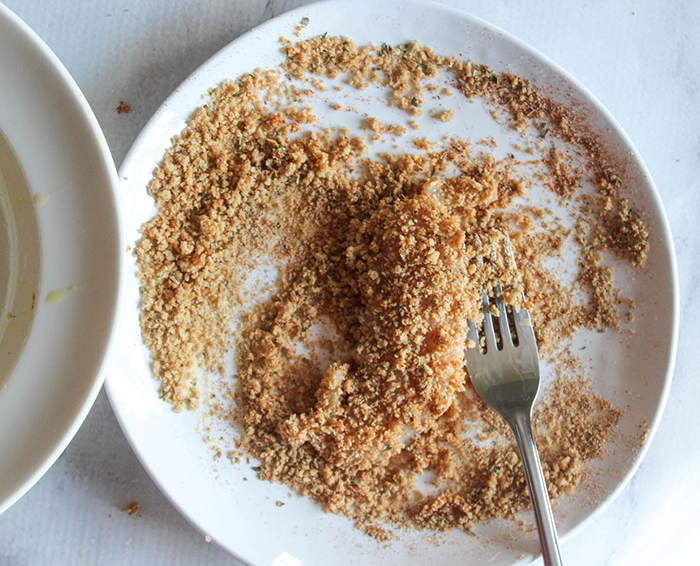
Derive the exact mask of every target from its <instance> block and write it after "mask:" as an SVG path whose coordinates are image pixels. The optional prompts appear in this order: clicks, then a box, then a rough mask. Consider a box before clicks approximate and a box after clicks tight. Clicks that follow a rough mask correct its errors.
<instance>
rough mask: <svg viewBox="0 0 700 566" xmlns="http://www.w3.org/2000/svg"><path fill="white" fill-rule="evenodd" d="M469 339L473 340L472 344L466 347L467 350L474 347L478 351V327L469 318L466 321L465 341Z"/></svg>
mask: <svg viewBox="0 0 700 566" xmlns="http://www.w3.org/2000/svg"><path fill="white" fill-rule="evenodd" d="M469 341H472V342H474V346H472V347H471V348H469V347H468V348H467V350H472V349H476V350H477V352H478V351H479V327H478V326H477V325H476V324H474V323H473V322H472V321H471V320H468V321H467V343H468V342H469Z"/></svg>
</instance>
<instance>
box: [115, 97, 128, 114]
mask: <svg viewBox="0 0 700 566" xmlns="http://www.w3.org/2000/svg"><path fill="white" fill-rule="evenodd" d="M129 112H131V106H129V105H128V104H124V101H123V100H120V101H119V106H117V114H128V113H129Z"/></svg>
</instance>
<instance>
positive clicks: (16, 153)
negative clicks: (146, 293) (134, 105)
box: [0, 4, 123, 513]
mask: <svg viewBox="0 0 700 566" xmlns="http://www.w3.org/2000/svg"><path fill="white" fill-rule="evenodd" d="M116 187H117V176H116V170H115V168H114V163H113V161H112V157H111V155H110V152H109V148H108V147H107V143H106V141H105V139H104V136H103V135H102V131H101V130H100V127H99V125H98V124H97V120H96V119H95V117H94V115H93V114H92V111H91V110H90V107H89V106H88V104H87V102H86V101H85V98H84V97H83V95H82V94H81V93H80V91H79V90H78V87H77V86H76V84H75V82H74V81H73V79H72V78H71V77H70V75H69V74H68V72H67V71H66V69H65V68H64V67H63V65H61V63H60V62H59V61H58V59H57V58H56V56H55V55H54V54H53V53H52V52H51V50H50V49H49V48H48V47H47V46H46V44H44V43H43V42H42V41H41V39H39V37H38V36H37V35H36V34H35V33H34V32H33V31H32V30H30V29H29V27H27V25H26V24H24V23H23V22H22V21H21V20H20V19H19V18H18V17H17V16H15V15H14V14H13V13H12V12H10V11H9V10H8V9H7V8H5V7H4V6H3V5H2V4H0V201H2V207H1V210H0V247H2V250H1V251H0V310H1V311H2V317H3V319H4V320H3V321H2V324H1V325H0V353H1V354H2V356H3V358H2V361H1V363H0V372H2V373H1V374H0V382H2V381H3V380H4V381H5V383H4V385H0V387H1V388H0V513H2V512H3V511H4V510H5V509H7V508H8V507H9V506H10V505H12V503H14V502H15V501H16V500H17V499H19V498H20V497H21V496H22V494H24V493H25V492H26V491H27V490H28V489H29V488H30V487H31V486H32V485H33V484H34V483H35V482H36V481H37V480H38V479H39V478H40V477H41V476H42V475H43V474H44V472H46V470H48V468H49V467H50V466H51V464H53V462H54V461H55V460H56V458H58V456H59V455H60V454H61V452H62V451H63V449H64V448H65V447H66V445H67V444H68V442H70V440H71V438H73V435H74V434H75V432H76V431H77V430H78V427H79V426H80V424H81V423H82V422H83V420H84V418H85V416H86V415H87V413H88V411H89V410H90V407H91V406H92V403H93V401H94V400H95V397H96V396H97V393H98V391H99V389H100V386H101V385H102V378H103V375H104V371H103V364H104V360H105V358H106V354H107V350H108V347H109V345H110V343H111V342H112V336H113V335H114V329H113V327H114V321H115V320H116V314H117V310H118V306H119V300H120V282H121V280H122V276H121V274H122V271H123V270H122V267H121V266H122V264H121V261H122V257H123V256H122V254H121V253H120V252H121V251H122V250H121V249H120V248H123V246H122V245H121V244H120V218H119V212H118V204H117V196H116ZM47 299H48V301H47ZM3 376H5V377H6V379H4V378H3Z"/></svg>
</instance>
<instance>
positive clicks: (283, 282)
mask: <svg viewBox="0 0 700 566" xmlns="http://www.w3.org/2000/svg"><path fill="white" fill-rule="evenodd" d="M282 49H283V51H284V53H285V54H286V62H285V64H284V65H283V68H282V69H281V70H272V71H262V70H258V71H256V72H254V73H252V74H248V75H244V76H243V77H241V78H239V79H238V80H237V81H235V82H228V83H225V84H222V85H221V86H219V87H218V88H217V89H215V90H214V91H212V92H211V100H210V102H209V103H208V104H207V105H206V106H204V107H203V108H200V109H199V110H198V111H197V112H196V113H195V114H194V115H193V117H192V118H191V120H190V121H189V124H188V127H187V128H186V129H185V130H184V131H183V132H182V133H181V135H180V136H178V137H177V138H175V139H174V140H173V145H172V147H171V148H170V149H169V150H168V151H167V152H166V154H165V156H164V158H163V161H162V163H161V165H160V166H159V167H158V168H157V169H156V171H155V172H154V177H153V180H152V182H151V183H150V185H149V192H150V194H151V195H152V196H153V198H154V199H155V202H156V205H157V208H158V214H157V215H156V216H155V217H154V218H153V219H152V220H150V221H148V222H147V223H145V224H144V225H143V227H142V230H141V233H142V238H141V240H140V242H139V243H138V245H137V247H136V249H135V254H136V258H137V265H138V269H139V277H140V280H141V285H142V287H141V296H142V303H141V329H142V334H143V338H144V341H145V343H146V345H147V346H148V348H149V350H150V352H151V356H152V362H153V363H152V370H153V374H154V376H155V377H156V378H158V379H159V380H160V382H161V384H162V396H163V398H164V399H165V400H166V401H168V402H170V403H173V404H174V405H175V407H176V409H177V410H181V409H183V408H185V407H188V408H196V407H198V405H199V399H200V395H201V391H200V387H199V385H198V379H199V375H200V374H201V372H210V373H214V374H223V373H224V372H225V362H224V358H225V355H226V353H227V352H228V351H229V350H230V348H231V347H232V346H233V345H234V344H235V355H236V371H237V374H236V386H235V391H233V392H232V394H231V397H232V399H231V401H232V402H233V403H234V404H235V409H234V411H233V418H234V419H235V421H236V423H237V425H238V427H239V429H240V431H241V433H240V438H239V439H238V449H239V450H240V451H242V452H243V453H245V454H247V455H249V456H254V457H255V458H257V459H258V460H259V462H260V468H259V469H258V470H259V477H261V478H264V479H268V480H271V481H279V482H283V483H285V484H287V485H289V486H290V487H292V488H293V489H295V490H296V491H297V492H299V493H301V494H303V495H306V496H309V497H312V498H313V499H315V500H316V501H317V502H319V503H320V504H321V505H323V507H324V508H325V509H326V510H328V511H331V512H335V513H342V514H345V515H347V516H348V517H350V518H352V519H354V520H355V524H356V525H357V526H358V528H361V529H362V530H363V531H364V532H367V533H368V534H370V535H372V536H374V537H375V538H379V539H380V540H388V538H390V537H391V535H390V534H389V533H388V532H387V531H386V530H385V529H384V527H383V526H382V525H384V526H386V525H391V524H393V525H398V526H409V527H415V528H430V529H437V530H447V529H453V528H461V529H464V530H466V531H470V530H471V529H473V528H474V526H475V524H476V523H478V522H479V521H483V520H487V519H489V518H493V517H512V516H513V514H514V513H516V512H517V511H518V510H520V509H522V508H523V507H525V506H527V505H528V504H529V499H528V494H527V490H526V485H525V480H524V477H523V475H522V469H521V465H520V461H519V457H518V454H517V449H516V447H515V444H514V441H513V439H512V436H511V434H510V432H509V430H508V429H507V426H506V425H505V423H504V422H503V421H502V419H500V417H498V416H497V415H496V414H495V413H494V412H493V411H491V410H490V409H488V408H487V407H486V406H485V405H484V404H483V403H482V402H481V401H480V399H479V398H478V396H477V395H476V393H475V392H474V391H473V389H472V388H471V386H470V384H469V380H468V376H467V375H466V373H465V368H464V364H463V352H464V348H465V340H466V321H467V319H471V320H474V321H476V322H478V321H480V320H481V318H482V316H481V313H480V295H481V292H482V290H483V289H487V288H490V287H491V286H492V285H493V284H494V283H495V282H497V281H499V282H501V283H502V284H503V285H504V288H505V289H506V294H507V298H508V299H509V300H510V301H511V302H513V303H515V304H516V305H519V304H520V301H521V297H522V295H521V293H520V291H524V293H525V296H526V298H527V303H526V305H525V306H527V308H528V309H529V310H530V313H531V316H532V320H533V324H534V326H535V329H536V332H537V337H538V343H539V345H540V350H541V352H542V353H543V355H548V354H549V355H550V356H551V357H552V359H554V357H556V372H557V377H556V379H555V380H554V383H553V384H552V385H551V387H550V388H549V390H548V392H547V393H546V395H545V396H544V398H543V399H542V400H541V401H540V402H538V405H537V406H538V412H537V414H536V417H535V429H536V436H537V441H538V446H539V449H540V453H541V457H542V465H543V469H544V473H545V476H546V478H547V481H548V486H549V490H550V495H551V496H552V497H557V496H559V495H562V494H565V493H568V492H569V491H570V490H571V489H572V488H573V487H574V486H575V485H576V484H578V483H579V482H580V481H581V480H582V478H583V476H584V473H585V463H586V461H587V460H590V459H592V458H596V457H599V456H600V455H601V454H602V451H603V449H604V446H605V442H606V439H607V438H608V436H609V434H610V432H611V431H612V430H613V428H614V427H615V425H616V423H617V421H618V419H619V418H620V416H621V412H620V411H619V410H617V409H616V408H614V407H612V406H611V404H610V403H609V402H607V401H605V400H604V399H601V398H600V397H599V396H598V395H597V394H595V393H594V391H593V390H592V389H591V387H590V385H589V384H588V382H587V381H586V380H585V379H584V378H583V377H582V371H581V370H580V368H579V367H578V365H577V362H576V359H575V358H574V357H573V356H572V355H571V353H570V352H568V351H567V350H566V349H562V348H563V347H564V345H565V342H564V341H565V339H566V338H568V337H570V336H571V335H572V334H573V333H574V332H575V331H576V330H577V329H579V328H584V327H586V328H594V329H598V330H604V329H607V328H618V327H619V326H620V313H619V305H618V303H619V302H620V301H619V299H618V298H617V297H618V294H619V293H618V292H617V290H616V289H615V288H614V285H613V273H612V268H611V267H610V266H608V265H605V264H604V263H603V260H602V257H603V255H602V252H603V251H606V250H607V251H611V252H613V253H614V254H616V255H617V256H618V257H620V258H622V259H624V260H627V261H628V262H629V263H631V264H632V265H633V266H635V267H641V266H643V265H644V261H645V258H646V254H647V251H648V243H647V239H648V236H647V233H646V230H645V228H644V224H643V222H642V220H641V219H640V217H639V214H638V213H636V212H635V211H633V210H632V209H630V208H629V206H628V204H627V202H626V201H624V200H622V199H620V197H619V196H618V189H619V188H620V186H621V182H620V180H619V179H618V178H617V177H616V176H615V175H614V173H613V172H612V169H611V167H610V166H609V165H608V164H607V163H606V160H605V156H604V154H603V153H602V149H601V148H600V146H599V145H598V144H597V143H595V141H594V138H593V137H592V136H591V134H590V133H588V132H587V131H586V130H585V128H584V127H583V126H581V125H580V124H578V123H577V120H576V119H575V117H573V116H571V115H570V113H569V112H568V110H566V109H565V108H564V107H562V106H559V105H557V104H556V103H554V102H553V101H552V100H550V99H548V98H546V97H545V96H544V95H542V94H541V93H539V92H538V91H537V90H536V89H535V88H534V87H532V86H530V85H529V83H528V82H527V81H526V80H524V79H521V78H518V77H515V76H512V75H508V74H496V73H494V72H493V71H492V70H490V69H489V68H487V67H485V66H483V65H477V64H475V63H473V62H471V61H462V60H459V59H456V58H450V57H442V56H439V55H436V54H435V53H434V52H433V51H432V50H431V49H430V48H428V47H425V46H422V45H420V44H418V43H410V44H404V45H399V46H393V47H392V46H389V45H386V44H382V45H381V46H380V47H376V46H371V45H370V46H363V47H358V46H356V45H355V43H354V42H353V41H352V40H350V39H347V38H343V37H329V36H326V35H325V34H324V36H320V37H317V38H314V39H309V40H303V41H298V42H296V43H292V42H288V41H286V40H283V41H282ZM440 74H446V75H447V76H448V78H449V80H450V82H451V86H452V88H453V89H454V91H456V92H457V93H460V92H461V93H462V94H463V95H466V96H468V97H471V98H480V99H481V100H483V101H484V102H485V103H487V104H488V105H490V106H492V107H493V108H499V109H501V110H505V111H506V113H507V114H508V115H509V116H510V120H511V124H510V125H511V127H512V128H514V129H515V130H516V131H519V132H527V131H528V129H530V130H531V129H533V128H534V129H536V131H538V132H539V134H540V137H541V138H542V140H543V141H545V142H546V141H547V140H550V139H552V138H556V139H558V140H562V141H565V142H567V143H570V144H574V145H575V146H576V147H578V148H580V150H581V152H580V154H581V155H584V157H585V160H586V165H587V166H586V173H584V172H583V171H582V170H581V169H580V168H577V167H575V166H574V165H573V164H572V163H570V162H569V160H568V158H567V155H566V154H565V153H564V152H560V151H558V150H557V149H556V148H555V147H554V146H553V145H551V146H549V145H547V146H546V147H544V149H542V150H541V154H542V155H541V160H540V163H541V165H542V172H541V173H540V177H541V179H543V180H544V185H545V186H546V187H547V188H548V189H549V190H550V192H551V194H552V195H553V197H554V198H556V199H558V201H559V202H561V203H568V204H570V205H571V207H572V210H574V211H575V214H576V215H577V223H576V226H575V227H574V228H572V229H566V228H564V227H563V226H562V225H561V224H560V223H559V222H558V220H557V219H556V218H554V216H553V214H552V213H551V211H547V210H543V209H539V208H536V207H534V206H531V205H523V204H522V201H523V199H524V198H526V197H527V194H528V187H529V186H530V185H531V184H532V179H529V178H526V177H525V176H524V174H523V173H522V169H519V168H518V167H517V163H516V162H515V160H513V159H512V158H508V159H505V160H502V161H496V160H495V159H493V158H492V157H490V156H486V157H483V156H481V155H479V156H475V155H473V154H472V152H471V146H470V144H469V143H468V142H466V141H464V140H459V139H452V140H449V141H448V142H446V143H443V144H441V145H436V144H435V143H434V142H431V141H430V140H426V139H423V140H415V141H414V145H415V146H416V148H417V149H420V150H423V151H419V152H416V153H405V154H399V155H382V156H381V157H380V158H379V159H376V160H373V159H370V158H368V157H367V155H366V154H367V145H366V141H365V138H363V137H361V136H358V137H354V136H351V135H350V134H349V132H347V131H345V130H340V131H332V130H326V131H325V132H323V133H320V132H317V131H316V130H314V129H313V128H308V127H304V126H305V125H308V124H314V123H315V122H316V121H317V119H316V117H315V116H314V115H313V113H312V112H311V110H310V109H309V108H308V107H306V106H304V99H305V98H304V97H308V96H313V90H310V89H308V88H306V87H304V88H300V87H299V86H296V85H297V83H298V81H304V80H305V81H307V82H309V81H311V80H313V81H318V79H319V78H323V77H327V78H337V77H344V78H345V82H346V83H347V84H348V85H350V86H352V87H354V88H357V89H364V88H366V87H367V85H368V84H371V83H375V84H378V85H381V86H383V87H384V88H385V89H386V90H387V92H388V96H389V104H390V105H392V106H395V107H396V108H399V109H402V110H405V111H406V113H407V117H408V118H411V117H412V116H418V115H420V106H421V104H422V102H423V99H424V98H425V94H426V87H425V81H426V80H428V79H433V80H435V79H436V78H437V77H438V76H439V75H440ZM293 79H296V80H297V81H296V82H295V81H293ZM313 84H316V83H313ZM434 88H437V87H434ZM445 90H446V91H447V92H449V93H450V94H452V89H445ZM453 116H454V113H453V112H452V111H446V112H443V113H442V114H438V115H437V116H436V117H437V118H438V119H440V120H443V121H449V120H452V119H453ZM409 123H411V124H412V125H414V124H415V125H414V127H418V125H417V123H416V122H415V121H414V119H413V118H411V120H410V122H409ZM542 124H544V126H542ZM365 126H366V129H369V130H371V131H372V132H375V133H382V132H384V131H385V126H384V125H383V124H382V123H381V122H379V121H378V120H376V119H374V118H367V119H366V120H365ZM545 126H546V127H545ZM401 133H402V134H403V133H405V128H403V129H402V131H401ZM546 136H548V137H546ZM589 177H590V179H589ZM584 178H585V179H588V180H592V181H593V182H594V183H595V185H596V187H597V188H598V194H597V195H596V196H593V197H585V196H583V195H580V194H579V188H580V186H581V184H582V180H584ZM566 241H573V242H574V243H575V245H576V247H577V249H578V250H579V267H580V270H579V273H578V275H577V277H576V281H575V283H574V285H573V286H571V285H565V284H564V283H562V282H561V281H560V280H559V278H558V277H557V275H556V274H555V273H553V272H552V271H551V270H550V269H549V268H548V267H547V262H548V260H549V259H551V258H555V257H557V256H558V255H559V254H560V253H561V250H562V248H563V246H564V243H565V242H566ZM270 257H272V258H274V259H275V260H276V261H277V262H278V263H279V265H280V274H279V278H278V281H277V283H276V285H275V288H274V290H273V293H272V296H271V297H270V298H269V299H268V300H265V301H262V302H259V303H258V304H257V305H256V306H255V307H250V303H249V302H247V301H245V300H244V298H243V291H242V289H243V284H244V282H245V280H246V277H247V276H248V275H249V273H250V272H251V271H252V270H254V269H255V268H256V267H258V266H259V265H261V261H263V259H264V258H270ZM628 304H629V305H632V303H628ZM320 327H324V328H331V329H332V333H331V334H330V335H331V336H332V338H323V339H320V340H319V339H318V336H317V335H318V332H317V331H318V328H320ZM232 328H235V332H234V331H232ZM300 352H301V353H300ZM426 478H427V483H426Z"/></svg>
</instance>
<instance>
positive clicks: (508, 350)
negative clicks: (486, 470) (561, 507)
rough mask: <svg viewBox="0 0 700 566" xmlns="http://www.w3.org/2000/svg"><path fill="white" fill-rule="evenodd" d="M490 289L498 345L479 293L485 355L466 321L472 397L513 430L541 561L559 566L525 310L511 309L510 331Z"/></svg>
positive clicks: (536, 365) (536, 367)
mask: <svg viewBox="0 0 700 566" xmlns="http://www.w3.org/2000/svg"><path fill="white" fill-rule="evenodd" d="M494 291H495V304H496V307H497V308H498V317H497V318H498V320H499V324H498V326H499V330H500V332H499V334H500V341H499V340H498V337H497V335H496V329H495V324H494V317H493V316H492V314H491V302H490V300H489V297H488V295H487V294H486V293H484V296H483V302H482V310H483V312H484V330H483V335H484V339H485V340H484V342H485V352H482V348H481V342H480V338H479V329H478V327H477V326H476V325H475V324H474V323H472V322H471V321H469V323H468V324H469V330H468V334H467V338H468V342H467V348H466V353H465V361H466V364H467V371H468V373H469V377H470V378H471V381H472V384H473V385H474V389H476V391H477V393H479V395H480V396H481V398H482V399H483V400H484V401H485V402H486V404H487V405H488V406H489V407H491V408H492V409H494V410H495V411H497V412H498V413H499V414H500V415H501V416H502V417H503V418H504V419H505V421H506V422H507V423H508V425H509V426H510V428H511V429H512V430H513V434H514V435H515V440H516V442H517V444H518V449H519V450H520V457H521V461H522V463H523V468H524V469H525V478H526V480H527V485H528V488H529V490H530V499H531V500H532V507H533V509H534V512H535V520H536V522H537V529H538V532H539V536H540V544H541V546H542V556H543V558H544V562H545V564H546V565H547V566H550V565H551V566H560V565H561V564H562V559H561V553H560V551H559V541H558V539H557V530H556V525H555V523H554V517H553V515H552V507H551V505H550V503H549V494H548V493H547V485H546V483H545V479H544V475H543V473H542V465H541V464H540V457H539V454H538V453H537V446H536V445H535V438H534V436H533V433H532V422H531V417H532V406H533V404H534V402H535V398H536V397H537V392H538V391H539V388H540V362H539V358H538V355H537V342H536V340H535V332H534V331H533V328H532V324H531V322H530V315H529V314H528V312H527V311H526V310H525V309H520V310H519V311H516V310H515V309H513V312H512V321H513V324H512V328H511V325H510V324H509V320H508V311H507V309H506V305H505V303H504V302H503V297H502V289H501V286H500V285H497V286H496V287H495V289H494ZM512 333H513V334H514V336H512ZM513 338H515V340H514V339H513Z"/></svg>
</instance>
